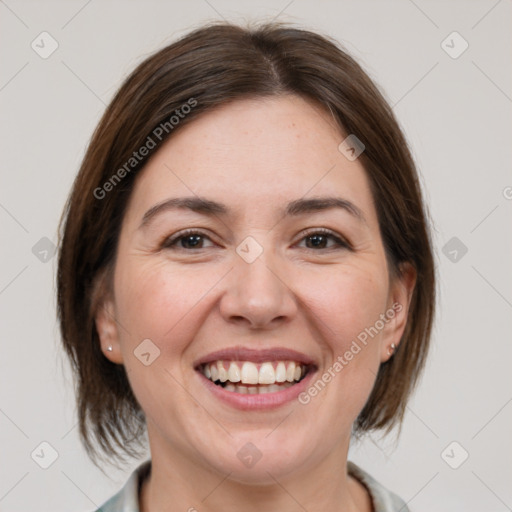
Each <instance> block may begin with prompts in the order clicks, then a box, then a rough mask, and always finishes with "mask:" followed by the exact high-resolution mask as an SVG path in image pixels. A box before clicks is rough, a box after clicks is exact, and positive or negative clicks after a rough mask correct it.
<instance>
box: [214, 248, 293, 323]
mask: <svg viewBox="0 0 512 512" xmlns="http://www.w3.org/2000/svg"><path fill="white" fill-rule="evenodd" d="M235 256H236V257H235V263H234V266H235V268H233V270H232V271H231V272H230V273H229V274H228V276H229V277H228V281H227V282H226V289H225V292H224V294H223V296H222V298H221V301H220V312H221V315H222V316H223V318H224V319H225V320H226V321H227V322H229V323H236V324H239V325H245V326H246V327H248V328H250V329H272V328H275V327H276V326H277V325H281V324H284V323H287V322H289V321H290V320H291V319H292V318H293V317H294V315H295V314H296V312H297V302H296V300H295V299H294V293H293V291H292V290H291V289H290V287H289V286H290V285H289V283H287V282H286V276H285V275H284V272H283V271H282V268H281V271H280V270H279V266H278V265H277V262H276V261H275V259H273V258H269V257H268V256H267V254H266V252H264V253H263V254H262V255H261V256H260V257H259V258H258V259H256V261H253V262H252V263H247V262H246V261H244V260H243V259H242V258H240V257H238V256H237V255H235ZM270 259H273V261H272V262H271V261H270Z"/></svg>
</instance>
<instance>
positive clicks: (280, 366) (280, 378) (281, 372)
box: [276, 361, 286, 382]
mask: <svg viewBox="0 0 512 512" xmlns="http://www.w3.org/2000/svg"><path fill="white" fill-rule="evenodd" d="M285 380H286V365H285V364H284V363H283V362H282V361H279V363H277V367H276V382H284V381H285Z"/></svg>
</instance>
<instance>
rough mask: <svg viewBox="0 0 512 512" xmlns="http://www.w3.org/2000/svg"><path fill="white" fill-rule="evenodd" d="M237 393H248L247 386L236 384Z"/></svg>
mask: <svg viewBox="0 0 512 512" xmlns="http://www.w3.org/2000/svg"><path fill="white" fill-rule="evenodd" d="M236 392H237V393H242V395H246V394H247V393H248V389H247V386H237V387H236Z"/></svg>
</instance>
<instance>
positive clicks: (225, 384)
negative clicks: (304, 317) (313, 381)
mask: <svg viewBox="0 0 512 512" xmlns="http://www.w3.org/2000/svg"><path fill="white" fill-rule="evenodd" d="M311 369H312V366H311V365H307V364H303V363H300V362H296V361H266V362H263V363H259V364H256V363H253V362H252V361H224V360H218V361H212V362H209V363H206V364H202V365H200V367H199V369H198V370H199V371H200V372H201V373H202V374H203V375H204V376H205V377H206V378H207V379H208V380H210V381H212V382H213V383H214V384H216V385H217V386H220V387H222V388H224V389H225V390H226V391H231V392H233V393H241V394H249V395H258V394H264V393H277V392H279V391H282V390H284V389H286V388H289V387H291V386H294V385H296V384H297V383H298V382H300V381H301V380H302V379H303V378H304V377H305V376H306V375H307V374H308V372H309V371H310V370H311Z"/></svg>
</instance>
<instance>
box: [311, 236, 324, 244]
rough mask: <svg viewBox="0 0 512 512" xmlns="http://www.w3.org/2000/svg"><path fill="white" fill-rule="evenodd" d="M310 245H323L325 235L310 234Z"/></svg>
mask: <svg viewBox="0 0 512 512" xmlns="http://www.w3.org/2000/svg"><path fill="white" fill-rule="evenodd" d="M309 240H310V241H311V245H312V246H313V247H325V241H326V240H325V236H324V235H312V236H310V237H309Z"/></svg>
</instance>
